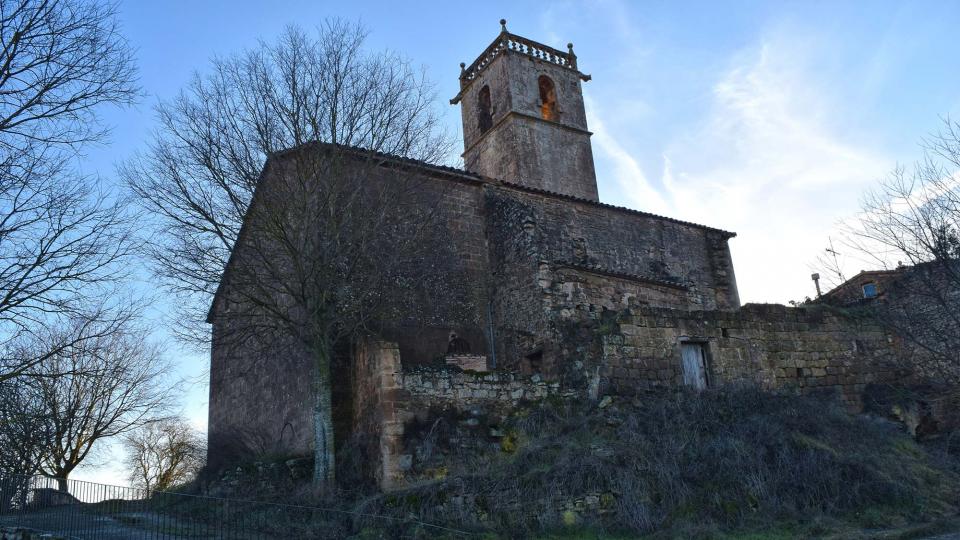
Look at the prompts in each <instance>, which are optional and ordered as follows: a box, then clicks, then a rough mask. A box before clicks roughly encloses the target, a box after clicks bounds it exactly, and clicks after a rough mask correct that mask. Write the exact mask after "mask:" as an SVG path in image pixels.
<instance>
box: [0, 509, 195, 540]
mask: <svg viewBox="0 0 960 540" xmlns="http://www.w3.org/2000/svg"><path fill="white" fill-rule="evenodd" d="M67 510H71V511H67ZM170 525H171V524H170V523H167V522H166V521H164V519H163V518H162V517H161V516H158V515H156V514H145V513H130V514H121V515H118V516H116V517H113V516H105V515H101V514H95V513H87V512H77V511H76V509H70V508H69V507H54V508H47V509H43V510H37V511H34V512H29V513H26V514H22V515H16V516H0V526H4V527H27V528H30V529H34V530H37V531H41V532H45V533H51V534H58V535H63V536H67V537H69V538H76V539H82V540H131V539H143V540H174V539H176V538H184V537H183V536H180V535H170V534H164V533H163V532H161V531H163V530H164V529H167V530H169V528H170ZM191 538H202V537H198V536H194V535H191Z"/></svg>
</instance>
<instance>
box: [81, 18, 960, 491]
mask: <svg viewBox="0 0 960 540" xmlns="http://www.w3.org/2000/svg"><path fill="white" fill-rule="evenodd" d="M120 13H121V20H122V24H123V31H124V33H125V34H126V35H127V36H128V38H129V39H130V41H131V42H132V44H133V45H134V47H135V48H136V49H137V61H138V64H139V68H140V74H141V85H142V87H143V89H144V91H145V92H146V94H147V96H146V97H145V99H144V100H143V102H142V103H141V104H140V106H138V107H135V108H130V109H125V110H113V111H104V115H103V116H104V119H105V120H106V121H107V122H108V123H109V124H110V125H112V126H113V127H114V131H113V137H112V140H111V143H110V144H109V145H108V146H104V147H102V148H97V149H94V150H91V151H90V152H88V156H87V159H86V161H85V164H84V167H85V168H86V169H87V170H88V171H89V172H96V173H98V174H100V175H101V176H102V177H103V178H104V179H105V180H106V181H107V182H113V181H114V178H115V172H114V166H115V165H116V163H118V162H119V161H120V160H122V159H124V158H126V157H128V156H129V155H131V154H132V153H133V152H135V151H136V150H138V149H142V148H143V147H144V144H145V143H146V141H147V139H148V136H149V133H150V131H151V130H152V129H153V128H154V117H153V112H152V107H153V105H154V104H156V103H157V102H158V100H166V99H170V98H171V97H173V96H175V95H176V94H177V92H178V91H179V90H180V89H181V88H182V87H184V86H185V84H186V83H187V82H188V80H189V78H190V76H191V74H192V73H194V72H195V71H200V72H202V71H204V70H205V69H206V68H207V66H208V63H209V60H210V59H211V58H212V57H215V56H217V55H227V54H230V53H232V52H235V51H238V50H241V49H243V48H247V47H253V46H255V45H256V43H257V40H258V39H265V40H268V41H269V40H271V39H272V38H273V37H274V36H276V35H277V34H279V33H280V32H281V31H282V30H283V28H284V26H285V25H287V24H291V23H294V24H299V25H302V26H304V27H306V28H308V29H309V28H311V27H313V26H315V25H317V24H318V23H319V22H320V21H322V20H323V19H324V18H325V17H331V16H339V17H344V18H347V19H351V20H360V21H361V22H363V23H364V24H365V25H366V26H367V27H368V28H369V30H370V31H371V35H370V38H369V41H368V44H369V46H370V48H372V49H385V48H389V49H392V50H394V51H397V52H399V53H401V54H403V55H405V56H406V57H408V58H409V59H410V60H411V61H412V62H413V63H414V64H415V65H418V66H419V65H422V66H424V67H425V68H426V69H427V71H428V73H429V76H430V78H431V79H432V80H433V81H434V82H435V83H436V89H437V94H438V109H439V110H440V112H441V113H442V115H443V118H444V120H445V122H446V124H447V126H448V128H449V130H450V131H451V133H453V134H455V136H456V137H457V139H459V134H460V115H459V109H458V108H456V107H453V106H450V105H447V99H449V98H450V97H452V96H453V95H454V94H456V92H457V90H458V86H457V85H458V83H457V75H458V74H459V67H458V65H459V63H460V62H467V63H468V64H469V63H470V62H471V61H472V60H473V59H474V58H475V57H476V55H477V54H478V53H479V52H480V51H482V50H483V48H484V47H486V45H487V44H489V42H490V41H491V40H492V39H493V38H494V37H495V36H496V33H497V32H498V30H499V25H498V22H497V21H498V20H499V19H500V18H502V17H503V18H506V19H507V20H508V27H509V29H510V30H511V31H512V32H514V33H518V34H521V35H524V36H527V37H529V38H532V39H535V40H538V41H541V42H544V43H546V44H548V45H552V46H554V47H557V48H563V47H564V45H565V44H566V43H567V42H568V41H572V42H573V43H574V44H575V50H576V53H577V56H578V59H579V64H580V68H581V69H582V70H583V71H585V72H586V73H590V74H591V75H593V80H592V81H590V82H588V83H585V84H584V93H585V95H586V100H587V101H586V103H587V114H588V118H589V123H590V129H591V130H592V131H593V132H594V136H593V151H594V156H595V160H596V164H597V177H598V181H599V188H600V197H601V200H603V201H604V202H609V203H613V204H619V205H623V206H628V207H632V208H637V209H640V210H646V211H651V212H656V213H660V214H664V215H669V216H673V217H678V218H682V219H686V220H691V221H695V222H700V223H704V224H708V225H712V226H716V227H720V228H724V229H727V230H732V231H736V232H737V233H738V235H739V236H738V237H737V238H735V239H733V240H732V243H731V245H732V249H733V256H734V265H735V268H736V272H737V278H738V282H739V285H740V293H741V298H742V300H743V301H744V302H786V301H789V300H792V299H802V298H803V297H804V296H806V295H811V294H812V292H813V291H812V285H811V283H810V277H809V276H810V273H811V271H812V267H811V265H812V263H813V262H814V261H815V259H816V257H817V255H818V254H819V253H820V252H822V250H823V248H824V247H825V246H826V245H827V239H828V237H829V236H830V235H831V233H832V232H834V230H835V225H836V223H837V222H838V221H839V220H841V219H844V218H848V217H849V216H851V215H853V214H854V213H855V212H856V210H857V205H858V199H859V197H860V195H861V193H862V192H863V191H864V190H865V189H867V188H868V187H870V186H871V185H872V184H874V183H875V182H876V181H877V180H878V179H879V178H880V177H882V176H883V175H884V174H885V173H886V172H888V171H889V170H890V169H891V168H892V167H893V166H894V165H895V164H897V163H898V162H899V163H909V162H911V161H913V160H914V159H916V158H918V157H919V156H920V148H919V146H918V143H919V141H920V139H921V138H922V137H924V136H925V135H928V134H929V133H930V132H931V131H934V130H935V129H937V127H938V123H939V122H940V118H941V117H942V116H947V115H949V116H952V117H954V118H960V70H958V69H956V64H957V58H958V57H960V40H957V39H956V29H957V28H958V27H960V2H950V1H943V2H882V1H870V2H813V1H805V2H730V3H723V4H721V3H719V2H688V3H681V2H627V1H599V2H519V1H513V2H493V1H486V2H463V3H454V2H416V3H415V2H407V3H401V2H364V1H354V2H336V3H334V2H321V1H272V2H256V1H247V0H233V1H229V2H227V1H223V2H221V1H207V2H198V1H196V0H194V1H192V2H186V1H170V2H140V1H129V2H121V4H120ZM845 262H846V264H848V270H850V271H856V270H859V266H858V264H859V263H858V262H857V261H854V260H846V261H845ZM157 306H158V307H157V310H156V311H157V313H155V315H157V316H158V317H159V316H162V314H163V311H164V308H163V303H162V301H160V302H158V303H157ZM170 351H171V356H175V361H176V362H177V364H178V366H179V370H180V373H181V374H182V375H184V376H189V377H193V378H196V379H200V380H202V378H203V374H204V370H205V369H206V362H207V359H206V357H205V356H204V355H202V354H201V355H198V354H195V353H190V352H186V351H178V350H177V349H176V347H175V346H171V349H170ZM185 412H186V414H187V415H188V416H190V417H191V418H192V419H193V420H194V421H195V423H196V424H197V425H198V426H199V427H204V426H205V422H206V388H205V387H204V386H203V384H202V383H197V384H193V385H191V386H189V388H188V390H187V392H186V398H185ZM107 461H110V459H109V458H108V459H107ZM81 477H87V478H97V479H101V480H106V481H111V482H116V481H120V480H121V479H122V477H121V476H120V475H119V473H118V471H117V469H116V467H110V466H108V467H105V468H102V469H100V470H96V471H94V470H91V471H83V472H82V473H78V478H81Z"/></svg>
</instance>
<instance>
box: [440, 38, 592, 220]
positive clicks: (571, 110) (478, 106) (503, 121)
mask: <svg viewBox="0 0 960 540" xmlns="http://www.w3.org/2000/svg"><path fill="white" fill-rule="evenodd" d="M589 80H590V76H589V75H584V74H583V73H581V72H580V71H579V69H578V68H577V57H576V55H574V54H573V44H568V45H567V52H562V51H559V50H557V49H554V48H552V47H548V46H546V45H543V44H541V43H537V42H536V41H533V40H529V39H527V38H524V37H520V36H518V35H515V34H511V33H510V32H508V31H507V21H505V20H503V19H501V20H500V34H499V35H498V36H497V38H496V39H494V40H493V43H491V44H490V46H489V47H487V48H486V50H484V51H483V53H481V54H480V56H479V57H478V58H477V59H476V60H474V61H473V63H472V64H470V66H469V67H466V65H465V64H460V93H458V94H457V95H456V97H454V98H453V99H451V100H450V103H451V104H453V105H456V104H458V103H459V104H460V113H461V115H462V117H463V146H464V151H463V160H464V165H465V166H466V169H467V170H469V171H474V172H477V173H480V174H482V175H485V176H489V177H492V178H495V179H498V180H505V181H507V182H513V183H516V184H521V185H523V186H527V187H532V188H537V189H545V190H548V191H555V192H558V193H563V194H565V195H572V196H575V197H582V198H585V199H590V200H593V201H596V200H597V176H596V172H595V171H594V167H593V151H592V149H591V147H590V135H591V133H590V132H589V131H587V118H586V113H585V111H584V108H583V90H582V88H581V86H580V83H581V81H589Z"/></svg>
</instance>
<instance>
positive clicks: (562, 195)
mask: <svg viewBox="0 0 960 540" xmlns="http://www.w3.org/2000/svg"><path fill="white" fill-rule="evenodd" d="M497 183H498V184H501V185H504V186H507V187H510V188H513V189H517V190H520V191H529V192H531V193H540V194H543V195H550V196H553V197H559V198H562V199H569V200H573V201H577V202H583V203H587V204H592V205H595V206H602V207H604V208H610V209H613V210H619V211H622V212H629V213H632V214H639V215H642V216H647V217H653V218H657V219H662V220H664V221H670V222H673V223H679V224H681V225H689V226H691V227H698V228H700V229H707V230H710V231H715V232H719V233H721V234H725V235H728V237H729V238H733V237H734V236H737V233H735V232H731V231H726V230H723V229H718V228H716V227H711V226H709V225H703V224H700V223H694V222H692V221H684V220H682V219H677V218H672V217H669V216H661V215H659V214H654V213H652V212H646V211H643V210H636V209H634V208H627V207H626V206H617V205H615V204H610V203H605V202H602V201H594V200H593V199H587V198H584V197H579V196H577V195H569V194H566V193H560V192H558V191H551V190H549V189H542V188H535V187H530V186H524V185H522V184H517V183H515V182H510V181H507V180H497Z"/></svg>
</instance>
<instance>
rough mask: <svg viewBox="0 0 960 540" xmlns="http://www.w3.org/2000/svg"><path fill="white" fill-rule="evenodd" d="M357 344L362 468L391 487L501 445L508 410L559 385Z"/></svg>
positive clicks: (378, 344) (357, 423) (393, 347)
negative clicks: (415, 360) (420, 360)
mask: <svg viewBox="0 0 960 540" xmlns="http://www.w3.org/2000/svg"><path fill="white" fill-rule="evenodd" d="M354 350H355V354H354V367H353V376H352V380H353V382H352V387H353V391H352V394H353V398H352V399H353V411H354V420H353V430H354V432H355V433H356V434H357V435H358V436H359V437H360V439H359V442H360V445H359V447H360V449H361V451H362V453H363V454H364V458H363V459H364V463H365V467H367V468H369V470H370V471H371V475H372V477H373V479H374V480H375V481H376V482H377V484H378V485H379V486H380V487H381V489H384V490H387V491H389V490H392V489H397V488H400V487H403V485H405V484H406V483H408V482H411V481H415V480H417V479H420V478H423V477H424V476H430V475H431V474H433V473H434V472H435V470H436V469H438V468H443V467H444V463H446V461H445V460H448V459H457V456H463V455H464V454H465V453H469V452H471V451H477V450H480V451H482V450H484V449H488V448H489V445H490V444H498V442H499V440H500V439H501V438H502V437H503V433H500V432H499V431H498V426H499V425H500V423H501V422H502V420H503V419H504V418H505V417H506V415H508V414H510V413H511V412H512V411H514V410H515V409H516V408H517V406H518V405H520V404H521V403H524V402H534V401H538V400H541V399H545V398H547V397H548V396H550V395H553V394H557V393H559V392H560V385H559V383H557V382H555V381H553V382H547V381H545V380H543V379H542V378H541V377H539V376H533V377H524V376H522V375H519V374H516V373H503V372H486V373H481V372H469V371H463V370H460V369H458V368H456V367H452V366H445V367H443V368H432V367H429V368H428V367H418V366H403V365H402V364H403V363H402V360H401V356H400V353H399V349H398V347H397V346H396V344H393V343H388V342H382V341H366V342H363V343H360V344H358V345H357V346H356V347H355V349H354ZM431 471H433V472H431Z"/></svg>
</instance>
